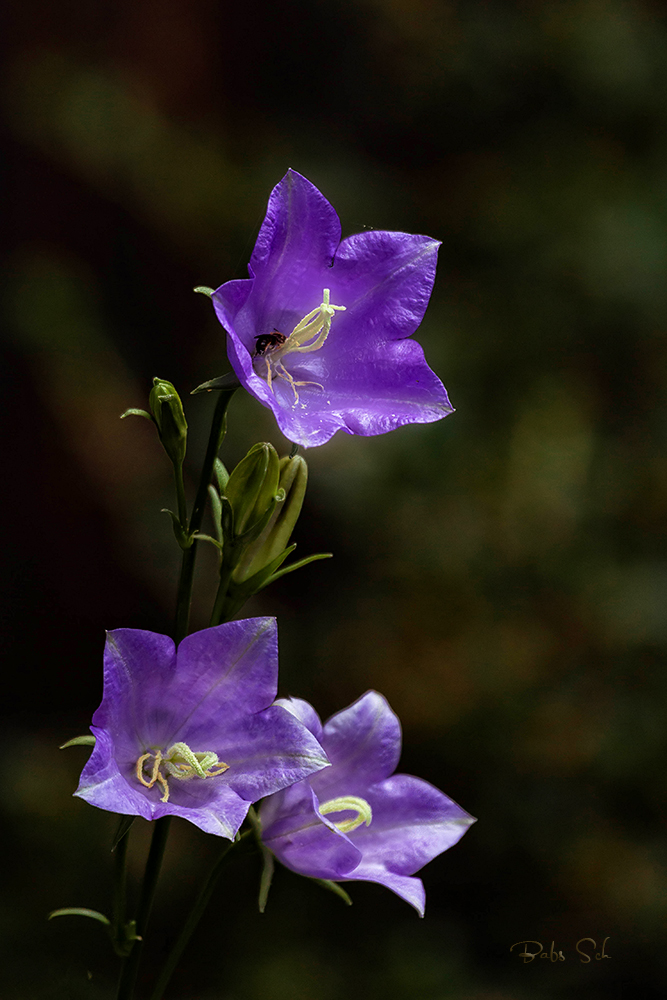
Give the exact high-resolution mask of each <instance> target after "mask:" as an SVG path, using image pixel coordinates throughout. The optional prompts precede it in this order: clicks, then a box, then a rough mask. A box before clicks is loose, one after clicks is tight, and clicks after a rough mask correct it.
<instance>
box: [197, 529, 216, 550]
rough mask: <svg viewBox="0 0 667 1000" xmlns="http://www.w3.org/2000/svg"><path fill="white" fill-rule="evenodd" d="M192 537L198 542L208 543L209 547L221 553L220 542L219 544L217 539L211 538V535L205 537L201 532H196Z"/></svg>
mask: <svg viewBox="0 0 667 1000" xmlns="http://www.w3.org/2000/svg"><path fill="white" fill-rule="evenodd" d="M192 537H193V538H196V539H197V541H198V542H210V543H211V545H215V547H216V549H218V550H219V551H220V552H222V542H219V541H218V539H217V538H212V537H211V535H205V534H203V532H201V531H198V532H197V533H196V534H194V535H193V536H192Z"/></svg>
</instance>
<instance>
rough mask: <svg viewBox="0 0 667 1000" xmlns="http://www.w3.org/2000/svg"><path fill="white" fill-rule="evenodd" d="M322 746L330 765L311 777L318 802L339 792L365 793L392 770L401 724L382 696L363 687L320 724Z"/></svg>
mask: <svg viewBox="0 0 667 1000" xmlns="http://www.w3.org/2000/svg"><path fill="white" fill-rule="evenodd" d="M322 746H323V747H324V749H325V752H326V754H327V757H328V758H329V760H330V761H331V764H332V766H331V768H330V769H328V770H327V771H326V772H323V773H322V774H319V775H317V776H315V777H313V779H312V781H311V784H312V786H313V788H314V789H315V791H316V793H317V795H318V797H319V799H320V801H321V802H324V801H326V800H327V799H333V798H337V797H338V796H340V795H359V796H361V797H362V798H365V797H366V790H367V789H368V788H369V786H371V785H374V784H376V783H377V782H378V781H382V779H383V778H386V777H387V776H388V775H390V774H391V773H392V771H393V770H394V769H395V768H396V765H397V764H398V760H399V757H400V754H401V725H400V723H399V721H398V718H397V716H396V715H395V714H394V712H392V710H391V708H390V707H389V705H388V703H387V700H386V698H384V697H383V696H382V695H381V694H378V692H377V691H367V692H366V694H364V695H362V696H361V698H359V699H358V700H357V701H355V702H354V704H352V705H350V706H349V707H348V708H345V709H343V711H342V712H338V713H337V714H336V715H333V716H332V717H331V718H330V719H329V721H328V722H326V723H325V724H324V727H323V731H322Z"/></svg>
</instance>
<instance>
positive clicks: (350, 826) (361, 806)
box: [320, 795, 373, 833]
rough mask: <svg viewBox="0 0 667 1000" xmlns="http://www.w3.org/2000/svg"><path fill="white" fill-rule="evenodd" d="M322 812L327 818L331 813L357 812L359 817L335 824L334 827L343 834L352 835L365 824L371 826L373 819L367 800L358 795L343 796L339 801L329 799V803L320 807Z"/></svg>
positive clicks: (342, 820)
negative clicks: (352, 832) (353, 831)
mask: <svg viewBox="0 0 667 1000" xmlns="http://www.w3.org/2000/svg"><path fill="white" fill-rule="evenodd" d="M320 812H321V814H322V815H323V816H327V815H328V814H329V813H337V812H355V813H356V814H357V815H356V816H355V817H354V818H353V819H341V820H339V822H338V823H334V826H335V827H336V828H337V829H338V830H340V832H341V833H351V831H352V830H356V829H357V827H359V826H362V824H364V823H365V824H366V826H370V825H371V820H372V819H373V810H372V809H371V807H370V805H369V804H368V802H367V801H366V799H360V798H359V797H358V796H357V795H341V796H340V797H339V798H337V799H329V801H328V802H325V803H324V804H323V805H321V806H320Z"/></svg>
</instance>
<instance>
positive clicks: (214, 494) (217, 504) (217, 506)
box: [208, 484, 222, 545]
mask: <svg viewBox="0 0 667 1000" xmlns="http://www.w3.org/2000/svg"><path fill="white" fill-rule="evenodd" d="M208 495H209V499H210V501H211V516H212V518H213V527H214V528H215V536H216V538H217V539H218V541H219V542H220V544H221V545H222V502H221V500H220V494H219V493H218V491H217V490H216V488H215V486H213V484H211V485H210V486H209V488H208Z"/></svg>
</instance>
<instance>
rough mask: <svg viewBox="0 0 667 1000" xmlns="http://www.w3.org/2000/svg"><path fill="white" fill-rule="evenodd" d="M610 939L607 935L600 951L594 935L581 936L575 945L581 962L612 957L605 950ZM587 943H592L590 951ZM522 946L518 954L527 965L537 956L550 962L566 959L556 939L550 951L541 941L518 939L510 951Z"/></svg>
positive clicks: (585, 962)
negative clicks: (557, 945)
mask: <svg viewBox="0 0 667 1000" xmlns="http://www.w3.org/2000/svg"><path fill="white" fill-rule="evenodd" d="M608 940H609V937H606V938H605V939H604V941H603V942H602V947H601V948H600V950H599V951H597V942H596V941H595V938H592V937H583V938H579V940H578V941H577V943H576V945H575V948H576V950H577V952H578V953H579V955H580V956H581V957H580V958H579V961H580V962H581V964H582V965H588V963H589V962H591V961H593V959H595V961H596V962H601V961H602V959H603V958H611V955H608V954H607V953H606V951H605V945H606V944H607V941H608ZM587 944H588V945H590V947H591V949H592V950H590V951H589V950H587V947H584V946H586V945H587ZM528 945H533V946H534V948H533V950H529V948H528ZM521 946H523V951H520V952H517V954H518V956H519V958H522V959H523V964H524V965H527V964H528V962H532V961H533V960H534V959H536V958H544V959H548V961H550V962H564V961H565V955H564V954H563V952H562V951H560V950H557V949H556V944H555V942H554V941H552V942H551V947H550V948H549V950H548V951H547V949H546V948H544V947H543V945H542V942H541V941H517V942H516V944H513V945H512V947H511V948H510V951H514V949H515V948H519V947H521Z"/></svg>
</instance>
